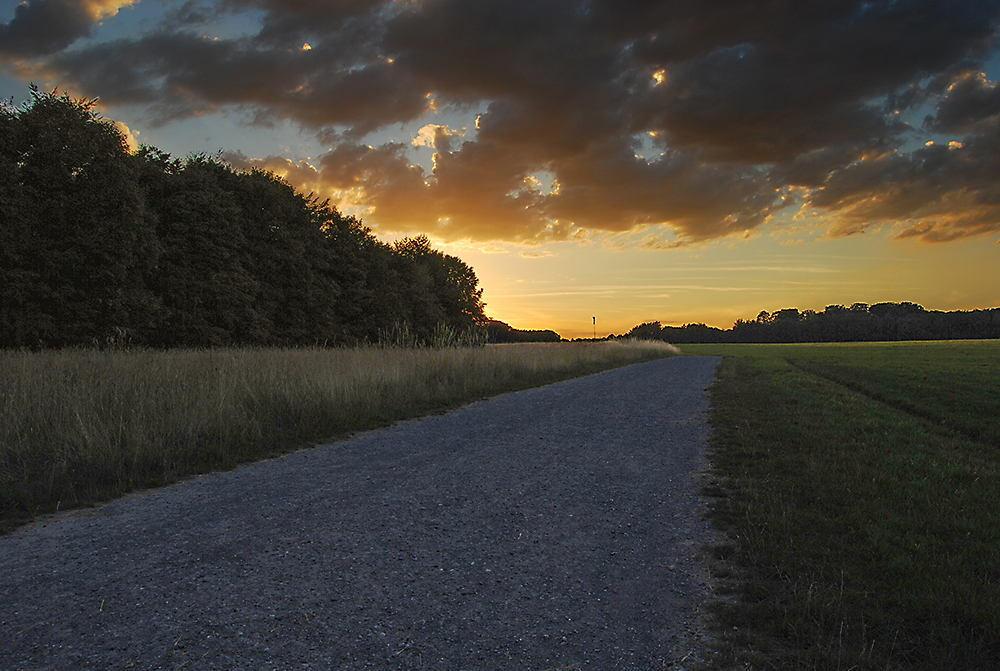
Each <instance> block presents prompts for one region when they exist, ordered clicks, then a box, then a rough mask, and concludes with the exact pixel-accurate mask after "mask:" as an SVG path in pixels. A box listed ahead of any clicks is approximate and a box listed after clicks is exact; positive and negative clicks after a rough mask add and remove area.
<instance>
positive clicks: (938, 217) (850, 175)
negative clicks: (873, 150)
mask: <svg viewBox="0 0 1000 671" xmlns="http://www.w3.org/2000/svg"><path fill="white" fill-rule="evenodd" d="M998 150H1000V122H998V120H997V118H996V117H994V119H993V122H992V124H991V125H990V126H989V128H988V129H987V131H986V132H984V133H982V134H980V135H977V136H971V137H968V138H966V140H965V141H964V142H963V143H958V142H953V143H949V144H947V145H945V144H938V143H934V142H928V143H927V146H925V147H923V148H921V149H919V150H916V151H914V152H911V153H903V152H891V153H886V154H882V155H878V156H871V157H869V158H866V159H864V160H861V161H859V162H857V163H854V164H852V165H850V166H847V167H845V168H843V169H840V170H837V171H835V172H834V173H832V174H831V175H830V177H829V179H828V180H827V181H826V183H825V184H824V185H823V187H822V188H820V189H818V190H816V191H814V192H812V194H811V195H810V196H809V199H808V202H809V205H811V206H812V207H817V208H823V209H826V210H828V211H831V212H834V213H836V214H837V215H838V219H839V221H838V223H837V224H835V225H834V226H833V227H831V229H830V231H829V232H828V235H830V236H831V237H846V236H849V235H854V234H858V233H863V232H864V231H865V230H867V229H868V228H870V227H872V226H877V225H884V224H887V223H897V222H898V223H900V224H902V225H903V226H904V229H903V230H902V232H900V233H899V234H898V235H897V238H899V239H907V238H915V239H919V240H921V241H923V242H948V241H951V240H958V239H961V238H968V237H975V236H980V235H986V234H990V233H995V232H997V231H1000V180H998V179H997V175H1000V151H998Z"/></svg>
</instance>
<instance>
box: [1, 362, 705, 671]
mask: <svg viewBox="0 0 1000 671" xmlns="http://www.w3.org/2000/svg"><path fill="white" fill-rule="evenodd" d="M718 362H719V359H718V358H713V357H673V358H668V359H661V360H658V361H653V362H650V363H645V364H638V365H633V366H628V367H625V368H620V369H617V370H613V371H608V372H605V373H600V374H597V375H591V376H588V377H584V378H579V379H576V380H570V381H568V382H562V383H559V384H553V385H549V386H546V387H541V388H538V389H531V390H527V391H522V392H517V393H512V394H506V395H503V396H499V397H496V398H493V399H490V400H487V401H483V402H480V403H476V404H473V405H470V406H466V407H464V408H461V409H458V410H455V411H453V412H450V413H448V414H445V415H439V416H433V417H428V418H424V419H419V420H412V421H407V422H402V423H400V424H397V425H395V426H393V427H390V428H387V429H382V430H378V431H372V432H368V433H364V434H359V435H357V436H355V437H353V438H351V439H349V440H345V441H341V442H337V443H332V444H329V445H323V446H320V447H317V448H315V449H310V450H305V451H301V452H297V453H294V454H290V455H288V456H285V457H282V458H280V459H274V460H271V461H266V462H260V463H256V464H252V465H248V466H246V467H242V468H239V469H237V470H234V471H230V472H227V473H217V474H212V475H206V476H203V477H200V478H197V479H194V480H192V481H188V482H185V483H183V484H180V485H176V486H173V487H169V488H166V489H162V490H158V491H154V492H147V493H143V494H140V495H135V496H131V497H129V498H126V499H122V500H119V501H116V502H113V503H110V504H108V505H105V506H103V507H101V508H99V509H95V510H91V511H88V512H87V513H85V514H81V513H75V514H72V515H64V516H61V517H58V518H54V519H49V520H44V521H41V522H38V523H35V524H33V525H31V526H29V527H25V528H23V529H22V530H20V531H18V532H16V533H14V534H12V535H9V536H6V537H2V538H0V669H4V670H13V669H122V668H136V669H179V668H184V669H212V668H217V669H227V670H228V669H241V670H242V669H245V670H247V671H251V670H252V671H259V670H265V669H489V670H491V671H492V670H494V669H498V670H499V669H517V670H518V671H524V670H535V669H537V670H539V671H541V670H544V669H549V670H555V669H560V670H563V669H615V670H627V669H642V670H643V671H648V670H649V669H663V668H686V667H688V666H689V665H691V663H692V662H695V661H696V660H698V659H699V658H700V657H701V656H702V655H703V654H705V652H704V649H705V645H706V639H705V638H704V633H703V630H702V629H701V628H700V626H699V622H700V620H699V617H698V608H699V606H700V605H702V604H703V603H704V601H705V599H706V598H707V596H708V591H709V585H708V584H707V578H706V577H705V575H706V574H705V571H704V569H703V566H702V562H700V561H699V560H698V549H699V548H700V546H701V545H702V543H704V542H706V541H707V540H708V539H709V535H710V532H709V530H708V528H707V525H706V523H705V522H704V520H703V519H702V518H701V517H700V515H699V511H700V510H701V507H702V505H703V503H702V500H701V499H700V498H699V496H698V494H697V492H698V476H699V472H700V471H701V470H702V469H703V468H704V461H703V455H704V448H705V441H706V438H707V436H708V429H707V427H706V424H705V417H706V411H707V395H706V392H705V388H706V387H708V386H709V385H710V384H711V383H712V380H713V375H714V370H715V367H716V365H717V364H718Z"/></svg>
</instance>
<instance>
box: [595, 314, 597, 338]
mask: <svg viewBox="0 0 1000 671" xmlns="http://www.w3.org/2000/svg"><path fill="white" fill-rule="evenodd" d="M594 340H597V317H594Z"/></svg>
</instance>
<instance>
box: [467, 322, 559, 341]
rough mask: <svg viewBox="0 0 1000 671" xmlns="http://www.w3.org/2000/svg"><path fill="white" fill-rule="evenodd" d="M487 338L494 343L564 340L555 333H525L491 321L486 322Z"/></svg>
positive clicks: (508, 325) (502, 323)
mask: <svg viewBox="0 0 1000 671" xmlns="http://www.w3.org/2000/svg"><path fill="white" fill-rule="evenodd" d="M486 337H487V340H488V341H489V342H492V343H513V342H560V341H561V340H562V338H561V337H560V336H559V334H558V333H556V332H555V331H525V330H521V329H516V328H513V327H512V326H510V324H505V323H504V322H501V321H497V320H496V319H490V320H488V321H487V322H486Z"/></svg>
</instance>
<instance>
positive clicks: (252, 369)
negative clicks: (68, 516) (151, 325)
mask: <svg viewBox="0 0 1000 671" xmlns="http://www.w3.org/2000/svg"><path fill="white" fill-rule="evenodd" d="M675 351H676V350H672V349H669V346H663V345H662V343H661V344H660V345H659V346H657V345H656V344H654V343H648V342H647V343H640V342H630V343H626V342H609V343H599V344H583V343H566V344H533V345H496V346H486V347H450V348H439V349H426V348H424V349H404V348H395V347H367V348H358V349H289V350H273V349H241V350H184V351H166V352H164V351H133V352H106V351H61V352H48V353H30V352H11V351H7V352H0V400H2V403H0V529H10V528H12V527H13V526H15V525H16V524H18V523H19V522H20V521H23V520H25V519H27V518H29V517H30V516H32V515H35V514H38V513H43V512H48V511H53V510H58V509H64V508H67V507H74V506H80V505H87V504H92V503H94V502H97V501H101V500H106V499H108V498H112V497H115V496H119V495H121V494H123V493H125V492H128V491H130V490H134V489H137V488H143V487H150V486H157V485H162V484H166V483H169V482H172V481H175V480H176V479H178V478H180V477H183V476H185V475H189V474H192V473H198V472H205V471H209V470H213V469H224V468H229V467H232V466H234V465H236V464H239V463H241V462H245V461H249V460H252V459H257V458H261V457H265V456H268V455H271V454H275V453H278V452H281V451H284V450H288V449H294V448H296V447H299V446H302V445H303V444H304V443H307V442H308V441H312V440H322V439H328V438H332V437H336V436H340V435H343V434H345V433H347V432H350V431H356V430H362V429H367V428H372V427H376V426H380V425H384V424H386V423H388V422H392V421H394V420H397V419H400V418H404V417H411V416H415V415H420V414H424V413H427V412H433V411H436V410H441V409H445V408H448V407H451V406H454V405H456V404H460V403H463V402H467V401H471V400H475V399H479V398H483V397H486V396H489V395H492V394H497V393H500V392H504V391H510V390H514V389H521V388H525V387H530V386H536V385H540V384H546V383H549V382H553V381H557V380H561V379H567V378H570V377H574V376H577V375H582V374H587V373H592V372H596V371H599V370H603V369H607V368H613V367H616V366H621V365H625V364H628V363H634V362H638V361H645V360H649V359H653V358H658V357H662V356H667V355H670V354H672V353H673V352H675Z"/></svg>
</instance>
